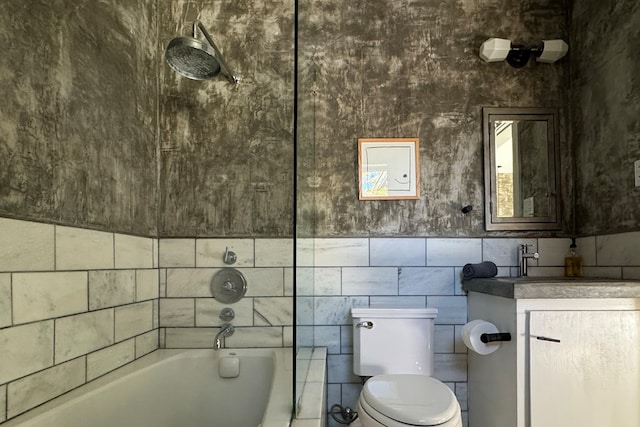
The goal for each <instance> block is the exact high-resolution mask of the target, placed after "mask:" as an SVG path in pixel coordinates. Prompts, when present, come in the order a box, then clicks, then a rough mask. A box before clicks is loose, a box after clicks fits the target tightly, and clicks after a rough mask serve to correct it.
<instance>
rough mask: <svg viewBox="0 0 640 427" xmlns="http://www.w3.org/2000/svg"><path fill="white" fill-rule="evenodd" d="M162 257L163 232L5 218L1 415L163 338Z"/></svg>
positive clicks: (0, 241) (0, 251) (0, 247)
mask: <svg viewBox="0 0 640 427" xmlns="http://www.w3.org/2000/svg"><path fill="white" fill-rule="evenodd" d="M155 260H157V241H156V240H155V239H151V238H144V237H136V236H130V235H124V234H117V233H108V232H102V231H93V230H87V229H80V228H73V227H66V226H59V225H52V224H42V223H36V222H30V221H21V220H14V219H7V218H0V349H2V350H1V351H2V357H0V422H3V421H5V420H7V419H9V418H12V417H14V416H16V415H18V414H20V413H22V412H25V411H28V410H29V409H31V408H33V407H35V406H37V405H40V404H41V403H43V402H46V401H48V400H50V399H53V398H54V397H56V396H58V395H60V394H63V393H65V392H67V391H69V390H71V389H73V388H76V387H79V386H81V385H83V384H84V383H86V382H88V381H91V380H93V379H95V378H97V377H99V376H101V375H104V374H106V373H107V372H110V371H112V370H114V369H116V368H118V367H120V366H123V365H125V364H127V363H129V362H131V361H133V360H135V359H137V358H139V357H141V356H143V355H145V354H148V353H150V352H152V351H154V350H155V349H157V348H158V322H157V312H158V288H159V278H158V269H157V262H156V261H155ZM54 336H55V340H54ZM44 385H47V386H46V387H44Z"/></svg>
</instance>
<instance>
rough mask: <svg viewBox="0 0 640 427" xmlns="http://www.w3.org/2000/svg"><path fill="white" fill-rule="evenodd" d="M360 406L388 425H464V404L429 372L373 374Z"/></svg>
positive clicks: (363, 389)
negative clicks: (460, 403)
mask: <svg viewBox="0 0 640 427" xmlns="http://www.w3.org/2000/svg"><path fill="white" fill-rule="evenodd" d="M359 405H360V406H361V409H362V410H364V411H365V412H366V413H367V414H368V415H369V416H370V417H371V418H373V419H374V420H375V421H377V422H378V423H380V425H383V426H388V427H396V426H458V425H461V424H460V405H459V404H458V401H457V400H456V397H455V395H454V394H453V392H452V391H451V389H450V388H449V387H447V386H446V385H444V384H443V383H442V382H440V381H438V380H436V379H435V378H431V377H428V376H426V375H416V374H395V375H378V376H375V377H372V378H371V379H369V380H368V381H367V382H366V383H365V385H364V387H363V388H362V393H361V394H360V402H359ZM363 415H364V414H363ZM363 421H364V420H363Z"/></svg>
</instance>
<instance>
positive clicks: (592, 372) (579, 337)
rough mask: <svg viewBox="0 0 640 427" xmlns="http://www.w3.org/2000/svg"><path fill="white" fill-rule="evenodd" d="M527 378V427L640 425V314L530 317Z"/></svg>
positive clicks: (538, 314)
mask: <svg viewBox="0 0 640 427" xmlns="http://www.w3.org/2000/svg"><path fill="white" fill-rule="evenodd" d="M536 337H545V338H551V339H558V340H560V342H559V343H558V342H553V341H547V340H540V339H538V338H536ZM529 373H530V377H529V386H530V389H529V391H530V394H529V399H530V417H531V427H567V426H576V427H578V426H579V427H603V426H615V427H638V426H640V311H532V312H530V314H529Z"/></svg>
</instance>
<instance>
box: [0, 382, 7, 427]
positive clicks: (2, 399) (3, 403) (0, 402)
mask: <svg viewBox="0 0 640 427" xmlns="http://www.w3.org/2000/svg"><path fill="white" fill-rule="evenodd" d="M6 419H7V385H6V384H5V385H1V386H0V423H1V422H4V421H5V420H6Z"/></svg>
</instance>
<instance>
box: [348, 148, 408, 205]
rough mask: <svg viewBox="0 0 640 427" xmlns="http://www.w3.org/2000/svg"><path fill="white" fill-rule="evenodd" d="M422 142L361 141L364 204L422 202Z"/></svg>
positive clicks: (360, 176) (360, 187)
mask: <svg viewBox="0 0 640 427" xmlns="http://www.w3.org/2000/svg"><path fill="white" fill-rule="evenodd" d="M419 145H420V141H419V139H418V138H358V198H359V199H360V200H403V199H420V156H419V153H420V149H419V148H420V147H419Z"/></svg>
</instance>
